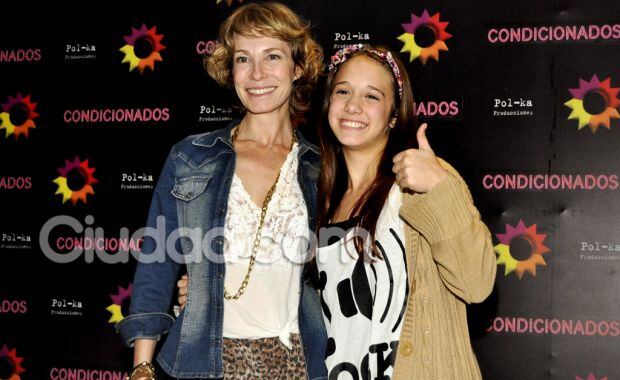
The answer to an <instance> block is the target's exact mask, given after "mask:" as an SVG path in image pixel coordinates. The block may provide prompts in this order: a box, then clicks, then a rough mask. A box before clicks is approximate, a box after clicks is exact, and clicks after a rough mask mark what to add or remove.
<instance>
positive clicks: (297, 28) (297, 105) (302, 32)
mask: <svg viewBox="0 0 620 380" xmlns="http://www.w3.org/2000/svg"><path fill="white" fill-rule="evenodd" d="M235 34H239V35H243V36H247V37H272V38H277V39H279V40H282V41H284V42H286V43H288V45H289V47H290V49H291V54H292V57H293V63H294V65H295V67H296V68H297V67H299V68H300V69H301V76H300V77H299V78H298V79H297V80H295V81H294V82H293V89H292V92H291V98H290V102H289V104H290V114H291V118H292V119H293V120H295V121H301V120H304V118H303V114H304V112H305V111H307V110H308V108H309V106H310V96H311V92H312V90H313V89H314V87H315V86H316V83H317V81H318V79H319V76H320V75H321V73H322V72H323V50H322V49H321V46H320V45H319V44H318V43H317V42H316V41H315V40H314V39H313V38H312V35H311V33H310V24H309V23H308V22H307V21H304V20H303V19H302V18H301V17H299V16H298V15H297V14H296V13H295V12H293V11H292V10H291V9H290V8H289V7H287V6H286V5H283V4H279V3H274V2H267V3H262V4H257V3H252V4H246V5H243V6H241V7H239V8H238V9H237V10H236V11H234V12H233V13H232V14H231V15H230V16H229V17H228V18H227V19H226V20H225V21H224V22H223V23H222V25H220V30H219V36H218V44H217V46H216V47H215V49H214V50H213V54H211V56H210V57H208V58H206V59H205V68H206V69H207V72H208V73H209V75H210V76H211V77H212V78H213V79H214V80H215V81H216V82H218V83H219V84H220V85H222V86H227V87H232V86H233V78H232V63H233V55H234V52H235V46H234V37H235Z"/></svg>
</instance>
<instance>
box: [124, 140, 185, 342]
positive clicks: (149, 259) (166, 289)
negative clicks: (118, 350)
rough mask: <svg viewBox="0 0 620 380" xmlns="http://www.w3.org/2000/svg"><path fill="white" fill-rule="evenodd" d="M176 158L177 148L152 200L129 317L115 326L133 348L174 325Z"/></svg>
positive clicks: (164, 170) (161, 176)
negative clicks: (171, 238) (171, 246)
mask: <svg viewBox="0 0 620 380" xmlns="http://www.w3.org/2000/svg"><path fill="white" fill-rule="evenodd" d="M173 158H174V148H173V149H172V151H171V152H170V154H169V155H168V158H167V159H166V163H165V164H164V168H163V170H162V172H161V175H160V177H159V180H158V182H157V186H156V187H155V191H154V194H153V198H152V200H151V206H150V209H149V214H148V218H147V225H146V227H145V232H144V241H143V244H142V250H141V252H140V256H139V257H140V259H139V260H138V264H137V267H136V272H135V275H134V281H133V292H132V293H133V294H132V297H131V305H130V307H129V315H128V316H126V317H125V318H124V319H123V320H122V321H120V322H119V323H117V324H116V329H117V330H118V332H119V333H120V334H121V336H122V338H123V340H124V341H125V343H126V344H127V345H128V346H133V341H134V340H135V339H141V338H143V339H154V340H159V339H160V338H161V336H162V335H163V334H165V333H166V332H168V331H169V330H170V328H171V327H172V324H173V323H174V318H173V317H172V316H171V315H170V314H168V311H169V308H170V303H171V301H172V295H173V290H174V285H175V282H176V278H177V275H178V272H179V268H180V266H181V264H180V263H178V262H175V261H173V260H172V258H171V256H170V255H169V252H168V249H167V247H166V244H167V242H166V240H167V237H168V235H169V234H170V233H171V232H172V231H174V230H175V229H177V227H178V221H177V212H176V202H175V199H174V197H173V196H172V194H171V190H172V188H173V187H174V183H175V179H174V178H175V164H174V161H173ZM176 243H177V244H175V248H176V250H177V252H179V253H180V252H181V250H180V244H178V240H177V242H176ZM179 256H180V255H179V254H177V255H175V257H179Z"/></svg>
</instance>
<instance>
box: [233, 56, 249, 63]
mask: <svg viewBox="0 0 620 380" xmlns="http://www.w3.org/2000/svg"><path fill="white" fill-rule="evenodd" d="M235 62H237V63H245V62H248V57H244V56H239V57H237V58H235Z"/></svg>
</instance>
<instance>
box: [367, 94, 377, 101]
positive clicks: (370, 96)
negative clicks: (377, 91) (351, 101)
mask: <svg viewBox="0 0 620 380" xmlns="http://www.w3.org/2000/svg"><path fill="white" fill-rule="evenodd" d="M366 97H368V99H372V100H379V97H378V96H376V95H373V94H368V95H366Z"/></svg>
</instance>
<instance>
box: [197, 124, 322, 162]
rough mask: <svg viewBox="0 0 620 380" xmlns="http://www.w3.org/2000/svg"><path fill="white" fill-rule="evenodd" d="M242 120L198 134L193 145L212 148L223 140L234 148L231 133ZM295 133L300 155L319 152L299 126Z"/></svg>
mask: <svg viewBox="0 0 620 380" xmlns="http://www.w3.org/2000/svg"><path fill="white" fill-rule="evenodd" d="M240 122H241V120H239V119H237V120H233V121H232V122H230V123H229V124H228V125H227V126H226V127H225V128H221V129H218V130H216V131H213V132H207V133H203V134H201V135H198V136H197V137H196V138H195V139H194V140H193V141H192V145H195V146H203V147H206V148H210V147H212V146H213V145H215V144H216V143H217V142H222V143H224V144H226V145H228V146H229V147H230V148H231V149H232V148H233V143H232V139H231V137H230V135H231V133H232V129H233V128H234V127H236V126H237V125H239V123H240ZM295 133H296V134H297V141H298V142H299V157H301V156H303V155H304V154H305V153H306V152H307V151H312V152H314V154H316V155H318V154H319V149H318V148H317V147H316V146H315V145H313V144H311V143H309V142H308V140H306V139H305V138H304V136H303V135H302V134H301V132H300V131H299V129H298V128H296V129H295Z"/></svg>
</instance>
